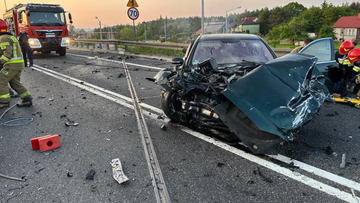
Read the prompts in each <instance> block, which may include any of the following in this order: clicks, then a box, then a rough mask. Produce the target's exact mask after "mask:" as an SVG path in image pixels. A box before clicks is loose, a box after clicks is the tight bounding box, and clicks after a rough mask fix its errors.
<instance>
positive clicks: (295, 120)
mask: <svg viewBox="0 0 360 203" xmlns="http://www.w3.org/2000/svg"><path fill="white" fill-rule="evenodd" d="M231 37H233V38H231ZM224 38H225V39H224ZM201 40H202V41H201ZM201 42H204V43H201ZM190 49H191V50H189V52H188V54H187V55H186V56H185V61H184V62H181V63H178V64H181V65H178V66H177V67H176V68H174V69H173V70H165V71H160V72H159V73H158V74H157V75H156V76H155V78H154V79H155V80H156V82H157V83H158V84H160V85H161V86H162V87H163V94H162V101H161V107H162V109H163V110H164V112H165V114H166V115H167V116H168V117H169V118H170V119H171V120H173V121H176V122H181V123H183V124H185V125H194V126H197V127H198V128H200V129H204V130H209V131H213V132H219V133H222V134H225V135H227V136H226V138H227V139H233V138H234V137H236V138H238V139H240V140H241V141H242V142H243V143H244V144H245V145H247V146H248V148H249V149H250V150H252V151H253V152H254V153H261V154H263V153H268V154H274V153H276V152H277V150H276V148H277V147H278V146H279V143H281V142H283V141H291V140H292V139H293V133H294V132H296V131H297V130H298V129H299V128H300V127H301V126H303V125H304V124H305V123H307V122H308V121H309V120H310V119H311V118H312V117H313V116H314V114H315V113H316V112H317V111H318V110H319V108H320V106H321V104H322V103H323V102H324V100H325V99H326V98H327V97H329V92H328V90H327V88H326V86H325V85H324V77H323V75H322V74H321V72H319V71H318V70H317V68H316V61H317V58H316V57H314V56H310V55H304V54H288V55H286V56H284V57H281V58H276V55H275V54H274V53H273V51H272V50H271V49H270V48H269V47H268V45H267V44H266V43H265V42H264V41H263V40H262V39H261V38H259V37H257V36H250V37H249V36H245V35H241V36H235V35H233V36H224V35H220V36H218V35H217V36H211V37H210V38H206V37H205V38H204V39H201V37H200V39H198V40H197V42H195V43H194V44H193V45H192V46H191V47H190ZM197 49H201V52H199V50H197ZM241 49H247V50H241ZM204 50H205V51H204ZM217 51H218V54H216V52H217ZM234 52H236V53H234ZM201 54H202V55H201ZM220 56H222V57H220ZM204 58H209V59H207V60H202V59H204ZM227 60H229V61H227ZM224 132H225V133H224Z"/></svg>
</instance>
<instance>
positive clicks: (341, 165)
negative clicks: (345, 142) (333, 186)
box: [340, 154, 346, 168]
mask: <svg viewBox="0 0 360 203" xmlns="http://www.w3.org/2000/svg"><path fill="white" fill-rule="evenodd" d="M345 165H346V154H342V156H341V164H340V168H345Z"/></svg>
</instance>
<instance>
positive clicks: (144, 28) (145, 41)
mask: <svg viewBox="0 0 360 203" xmlns="http://www.w3.org/2000/svg"><path fill="white" fill-rule="evenodd" d="M144 31H145V42H146V23H145V22H144Z"/></svg>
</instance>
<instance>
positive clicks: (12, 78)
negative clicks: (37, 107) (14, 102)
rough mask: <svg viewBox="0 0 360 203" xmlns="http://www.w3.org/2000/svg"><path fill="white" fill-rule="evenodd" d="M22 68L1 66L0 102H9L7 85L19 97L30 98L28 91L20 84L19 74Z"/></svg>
mask: <svg viewBox="0 0 360 203" xmlns="http://www.w3.org/2000/svg"><path fill="white" fill-rule="evenodd" d="M21 72H22V70H12V69H8V68H3V69H2V70H1V71H0V103H10V92H9V86H8V84H10V86H11V88H12V89H14V90H15V91H16V92H17V94H18V95H19V97H20V98H21V99H23V98H25V97H28V98H29V99H32V98H31V95H30V92H29V91H28V90H27V89H26V88H25V87H24V86H23V85H22V84H21V82H20V76H21Z"/></svg>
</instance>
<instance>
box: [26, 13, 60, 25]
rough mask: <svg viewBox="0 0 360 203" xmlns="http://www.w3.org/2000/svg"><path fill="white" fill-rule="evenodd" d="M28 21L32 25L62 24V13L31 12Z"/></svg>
mask: <svg viewBox="0 0 360 203" xmlns="http://www.w3.org/2000/svg"><path fill="white" fill-rule="evenodd" d="M29 23H30V25H32V26H64V25H65V15H64V13H50V12H34V11H33V12H31V14H30V16H29Z"/></svg>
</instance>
